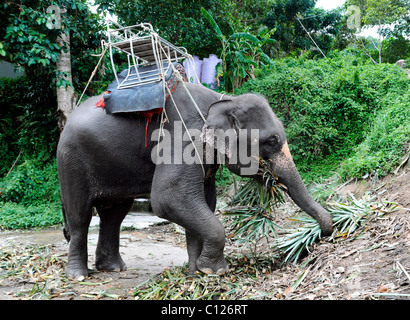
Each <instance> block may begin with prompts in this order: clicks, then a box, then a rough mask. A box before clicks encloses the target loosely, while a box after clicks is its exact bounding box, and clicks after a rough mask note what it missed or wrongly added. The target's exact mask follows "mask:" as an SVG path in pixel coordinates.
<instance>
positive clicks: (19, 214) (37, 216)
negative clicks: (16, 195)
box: [0, 202, 63, 229]
mask: <svg viewBox="0 0 410 320" xmlns="http://www.w3.org/2000/svg"><path fill="white" fill-rule="evenodd" d="M62 222H63V216H62V214H61V210H60V204H59V203H50V204H40V205H35V206H31V205H30V206H25V205H21V204H18V203H14V202H0V227H4V228H6V229H28V228H35V227H48V226H52V225H56V224H61V223H62Z"/></svg>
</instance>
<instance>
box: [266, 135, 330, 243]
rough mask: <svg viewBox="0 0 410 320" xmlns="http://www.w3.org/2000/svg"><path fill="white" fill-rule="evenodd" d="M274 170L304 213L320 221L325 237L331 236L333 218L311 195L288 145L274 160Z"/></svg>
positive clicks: (284, 146) (285, 145)
mask: <svg viewBox="0 0 410 320" xmlns="http://www.w3.org/2000/svg"><path fill="white" fill-rule="evenodd" d="M273 170H274V172H275V173H276V175H277V176H278V178H279V181H280V182H281V183H283V184H284V185H285V186H286V187H287V188H288V194H289V196H290V197H291V198H292V200H293V201H294V202H295V203H296V204H297V205H298V206H299V207H300V208H301V209H302V210H303V211H305V212H306V213H307V214H309V215H310V216H312V217H313V218H315V219H316V220H317V221H318V223H319V225H320V228H321V230H322V234H323V235H325V236H330V235H331V234H332V232H333V223H332V217H331V216H330V214H329V212H328V211H326V210H325V209H324V208H323V207H322V206H321V205H320V204H319V203H317V202H316V201H315V200H313V198H312V196H311V195H310V194H309V192H308V190H307V188H306V186H305V184H304V183H303V181H302V178H301V177H300V175H299V172H298V170H297V168H296V166H295V164H294V162H293V159H292V156H291V154H290V152H289V148H288V145H287V143H285V144H284V145H283V148H282V150H281V152H279V154H278V155H277V156H276V157H275V159H273Z"/></svg>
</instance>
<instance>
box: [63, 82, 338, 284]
mask: <svg viewBox="0 0 410 320" xmlns="http://www.w3.org/2000/svg"><path fill="white" fill-rule="evenodd" d="M187 86H188V88H189V90H190V92H191V94H192V95H193V97H194V98H195V101H196V102H197V104H198V106H199V107H200V109H201V110H202V113H203V114H204V115H205V117H206V119H207V121H206V124H205V128H213V129H217V128H221V129H225V130H226V129H228V128H233V129H238V128H242V129H259V130H260V131H259V136H260V139H259V147H260V149H259V154H260V156H262V157H263V158H264V159H272V160H273V161H272V165H273V169H274V171H275V172H276V174H277V175H278V177H279V179H280V181H281V182H282V183H283V184H284V185H286V186H287V188H288V193H289V195H290V196H291V198H292V199H293V200H294V201H295V203H296V204H297V205H298V206H299V207H300V208H301V209H302V210H304V211H305V212H307V213H308V214H310V215H311V216H312V217H314V218H315V219H316V220H318V222H319V223H320V226H321V229H322V233H323V234H324V235H330V234H331V233H332V221H331V217H330V215H329V213H328V212H327V211H326V210H325V209H323V208H322V207H321V206H320V205H319V204H318V203H316V202H315V201H314V200H313V199H312V197H311V196H310V195H309V194H308V192H307V190H306V187H305V186H304V184H303V182H302V180H301V178H300V176H299V174H298V171H297V169H296V167H295V165H294V163H293V160H292V157H291V155H290V153H289V149H288V146H287V143H286V137H285V133H284V130H283V127H282V124H281V123H280V121H279V120H278V119H277V118H276V116H275V115H274V113H273V112H272V110H271V108H270V107H269V105H268V103H267V101H266V100H265V99H263V98H261V97H260V96H257V95H253V94H246V95H242V96H238V97H228V96H224V97H223V101H220V98H221V94H219V93H216V92H213V91H211V90H209V89H207V88H205V87H203V86H201V85H195V84H187ZM100 97H101V96H99V97H93V98H90V99H88V100H87V101H85V102H84V103H83V104H81V105H80V106H79V107H78V108H77V109H76V110H75V111H74V112H73V113H72V114H71V116H70V118H69V119H68V121H67V124H66V126H65V128H64V130H63V132H62V134H61V137H60V141H59V144H58V150H57V161H58V172H59V179H60V187H61V200H62V208H63V213H64V217H65V229H64V233H65V235H66V238H67V239H68V240H69V241H70V246H69V253H68V262H67V266H66V273H67V275H68V276H72V277H78V276H86V275H87V274H88V268H87V231H88V227H89V223H90V220H91V215H92V213H91V212H92V207H93V206H95V207H96V209H97V211H98V214H99V216H100V218H101V222H100V231H99V240H98V245H97V250H96V268H97V269H98V270H106V271H114V270H125V268H126V266H125V264H124V261H123V260H122V258H121V256H120V253H119V233H120V225H121V222H122V220H123V219H124V217H125V216H126V214H127V213H128V211H129V210H130V208H131V205H132V203H133V199H134V196H138V195H141V194H149V193H150V194H151V203H152V208H153V211H154V213H155V214H156V215H158V216H159V217H163V218H165V219H168V220H170V221H172V222H175V223H177V224H179V225H181V226H182V227H184V228H185V230H186V241H187V248H188V256H189V270H190V273H194V272H195V271H197V270H200V271H202V272H205V273H216V274H220V275H221V274H224V273H225V272H226V270H227V267H228V266H227V264H226V262H225V259H224V255H223V249H224V245H225V232H224V228H223V226H222V224H221V223H220V221H219V220H218V219H217V218H216V217H215V215H214V210H215V206H216V193H215V173H216V171H217V169H218V164H215V165H205V166H204V169H205V172H206V176H205V177H204V175H203V171H202V168H201V165H199V164H193V165H186V164H179V165H176V164H158V165H155V164H154V163H153V162H152V160H151V150H152V148H153V147H154V146H155V145H156V143H157V142H156V141H150V137H151V134H152V132H153V131H154V130H155V129H157V128H158V127H159V118H157V117H154V118H153V119H152V121H151V123H150V124H149V126H148V146H147V147H145V122H144V118H142V119H141V118H140V117H139V116H137V115H135V114H115V115H107V114H106V113H105V111H103V110H102V109H101V108H96V107H95V105H96V102H97V101H98V100H99V99H100ZM173 97H174V99H175V101H176V103H177V106H178V107H179V110H180V112H181V113H182V114H183V115H184V120H185V122H186V124H187V127H188V128H196V129H198V130H203V129H204V123H203V121H202V119H201V118H200V116H199V114H198V112H197V111H196V109H195V108H194V106H193V105H192V102H191V100H190V99H189V98H188V97H187V94H186V91H185V90H184V89H183V87H182V86H181V85H179V86H178V87H177V88H176V90H175V91H174V93H173ZM166 110H167V114H168V118H169V120H170V122H169V123H166V124H165V129H167V130H169V131H170V132H172V130H173V123H174V120H177V121H179V120H180V119H179V117H178V115H177V113H176V110H175V108H174V105H173V103H172V101H171V100H170V99H168V101H167V104H166ZM185 143H186V144H188V143H190V142H188V141H187V142H185ZM227 160H228V159H227ZM227 167H228V168H229V169H230V170H231V171H232V172H234V173H240V172H239V169H240V167H241V165H240V164H236V165H231V164H229V163H228V164H227Z"/></svg>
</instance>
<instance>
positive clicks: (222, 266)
mask: <svg viewBox="0 0 410 320" xmlns="http://www.w3.org/2000/svg"><path fill="white" fill-rule="evenodd" d="M196 266H197V268H198V270H199V271H201V272H203V273H206V274H217V275H218V276H222V275H224V274H225V273H226V272H227V271H228V268H229V267H228V264H227V263H226V261H225V258H224V257H222V258H221V259H219V260H217V262H214V261H212V259H209V258H208V259H207V258H206V257H199V258H198V260H197V261H196Z"/></svg>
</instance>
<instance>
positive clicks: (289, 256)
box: [277, 196, 397, 263]
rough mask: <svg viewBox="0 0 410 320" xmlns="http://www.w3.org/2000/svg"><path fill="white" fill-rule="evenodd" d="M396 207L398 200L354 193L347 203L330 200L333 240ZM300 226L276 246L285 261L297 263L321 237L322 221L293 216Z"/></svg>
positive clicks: (350, 233) (351, 232)
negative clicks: (377, 199)
mask: <svg viewBox="0 0 410 320" xmlns="http://www.w3.org/2000/svg"><path fill="white" fill-rule="evenodd" d="M396 209H397V203H392V202H388V201H376V197H369V196H365V197H363V198H362V199H356V198H355V197H354V196H350V197H348V198H347V202H346V203H342V202H331V203H329V204H328V210H329V212H330V214H331V215H332V220H333V226H334V231H333V234H332V235H331V237H330V240H334V239H336V238H343V239H345V238H347V237H349V236H350V235H352V234H354V232H355V231H357V230H358V229H359V228H360V227H362V226H363V225H364V224H365V222H366V220H367V219H369V218H371V217H375V218H379V217H382V216H384V215H385V214H388V213H391V212H393V211H395V210H396ZM294 221H295V222H297V223H298V224H299V225H300V226H299V227H297V228H296V229H293V230H288V233H287V234H286V235H285V236H283V237H281V238H279V239H278V241H277V246H278V249H279V251H280V252H282V254H283V255H286V256H285V258H284V261H283V262H284V263H286V262H292V263H296V262H297V261H298V260H299V259H300V258H301V257H302V255H303V254H304V253H306V252H309V248H310V247H311V246H312V244H313V243H314V242H315V241H316V240H318V239H320V238H321V230H320V226H319V223H318V222H317V221H316V220H315V219H313V218H312V217H310V216H307V215H303V216H300V217H297V218H296V219H294Z"/></svg>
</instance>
